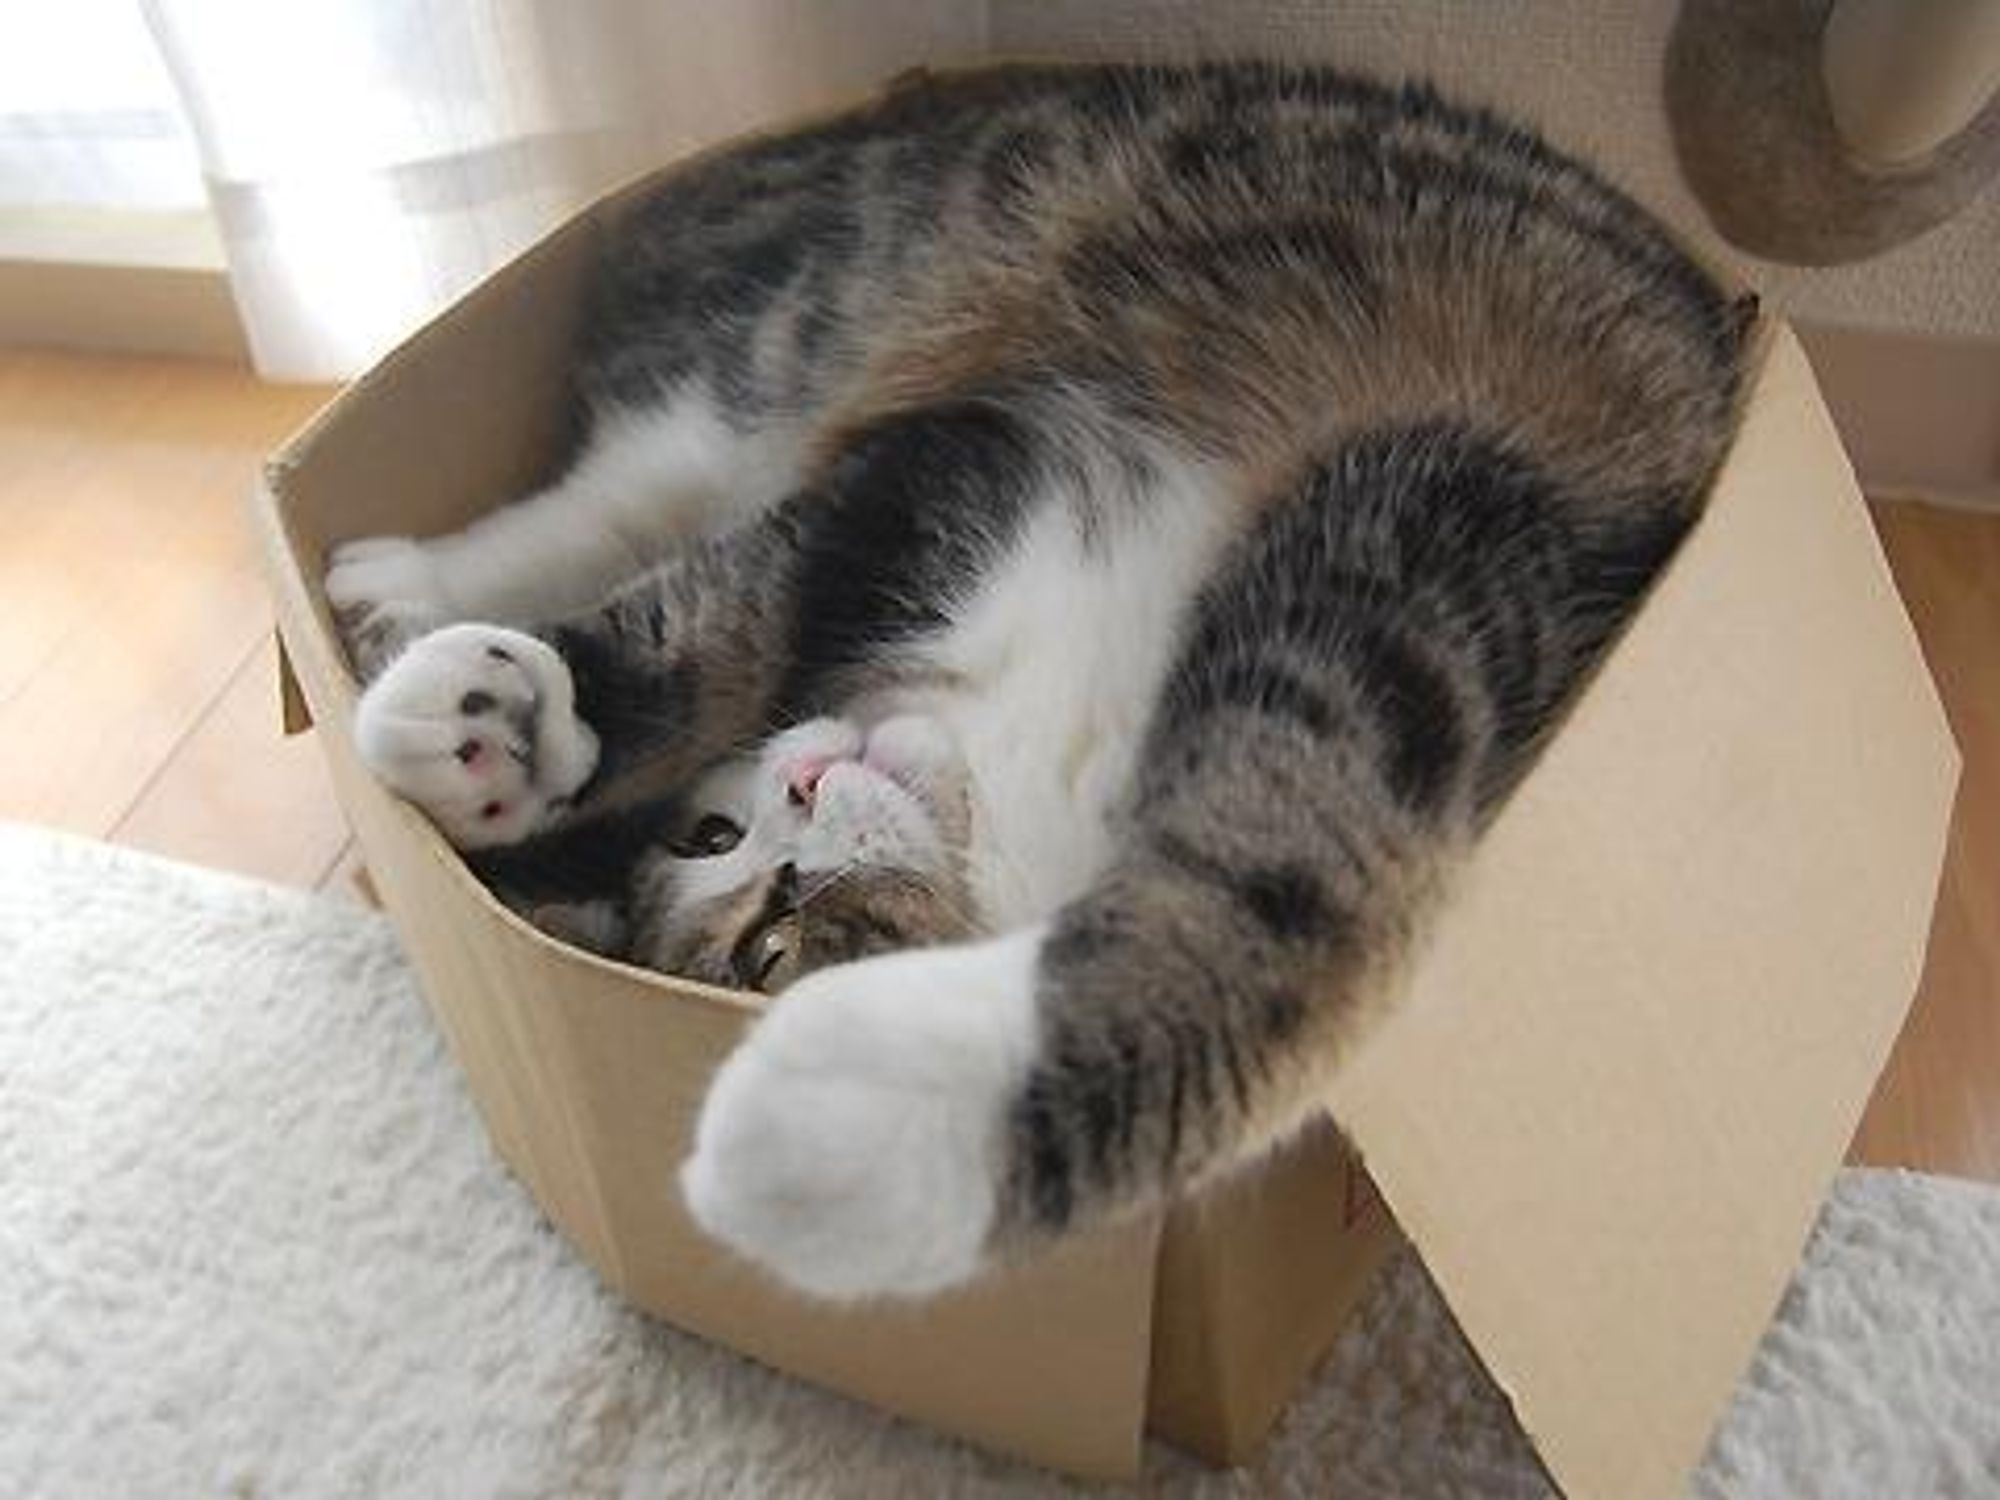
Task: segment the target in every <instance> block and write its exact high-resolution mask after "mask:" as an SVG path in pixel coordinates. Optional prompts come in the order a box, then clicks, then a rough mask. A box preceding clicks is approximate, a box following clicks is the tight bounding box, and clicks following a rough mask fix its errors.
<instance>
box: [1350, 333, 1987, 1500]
mask: <svg viewBox="0 0 2000 1500" xmlns="http://www.w3.org/2000/svg"><path fill="white" fill-rule="evenodd" d="M1956 767H1957V757H1956V752H1955V750H1954V748H1953V746H1952V742H1951V739H1950V736H1949V733H1948V731H1947V729H1946V727H1945V723H1944V718H1943V715H1942V713H1941V712H1940V710H1939V707H1938V703H1937V700H1936V697H1935V694H1934V693H1933V691H1932V688H1931V684H1930V680H1929V678H1928V677H1927V676H1926V674H1925V671H1924V667H1923V663H1922V659H1921V657H1920V656H1919V654H1918V650H1917V646H1916V642H1915V638H1914V636H1913V635H1912V633H1911V631H1910V628H1909V625H1908V621H1907V619H1906V618H1905V616H1904V614H1903V612H1902V607H1901V604H1900V601H1899V600H1898V598H1897V596H1896V594H1895V592H1894V589H1893V587H1892V585H1891V582H1890V579H1889V577H1888V574H1887V571H1886V569H1885V567H1884V564H1883V562H1882V558H1881V554H1880V550H1879V548H1878V547H1877V544H1876V541H1875V536H1874V532H1873V529H1872V527H1871V526H1870V523H1869V519H1868V515H1867V512H1866V509H1865V507H1864V505H1863V503H1862V501H1861V498H1860V496H1859V494H1858V493H1857V491H1856V489H1855V486H1854V481H1853V477H1852V475H1851V473H1850V471H1849V469H1848V466H1847V463H1846V460H1845V459H1844V458H1843V456H1842V454H1841V451H1840V448H1839V445H1838V442H1837V440H1836V438H1835V435H1834V432H1833V429H1832V426H1831V424H1830V422H1829V420H1828V418H1827V415H1826V412H1825V409H1824V407H1823V405H1822V404H1821V402H1820V399H1819V396H1818V393H1817V390H1816V389H1815V386H1814V384H1813V379H1812V375H1811V371H1810V370H1809V368H1808V367H1807V364H1806V362H1805V359H1804V357H1803V355H1802V354H1801V353H1800V351H1799V348H1798V345H1797V343H1796V342H1795V341H1794V340H1793V338H1792V337H1791V335H1790V334H1789V332H1787V331H1784V330H1780V331H1779V332H1778V333H1777V334H1776V335H1775V336H1774V338H1773V340H1772V341H1771V345H1770V348H1769V351H1768V355H1767V358H1766V361H1765V363H1764V367H1763V369H1762V371H1761V373H1760V375H1759V377H1758V378H1757V380H1756V382H1755V386H1754V390H1753V392H1752V395H1751V399H1750V403H1749V408H1748V412H1747V416H1746V420H1745V426H1744V429H1743V432H1742V434H1741V436H1740V438H1739V439H1738V442H1737V444H1736V448H1735V451H1734V452H1733V454H1732V456H1731V458H1730V461H1729V464H1728V465H1727V467H1726V469H1725V471H1724V474H1723V477H1722V479H1721V480H1720V482H1719V484H1718V486H1717V489H1716V492H1715V495H1714V497H1713V500H1712V502H1711V508H1710V510H1709V513H1708V515H1707V517H1706V518H1705V520H1704V521H1703V523H1702V525H1701V526H1700V527H1699V528H1698V529H1697V531H1696V533H1695V534H1694V535H1693V536H1692V537H1690V539H1689V540H1688V542H1687V544H1686V545H1685V546H1684V547H1683V549H1682V551H1681V553H1680V555H1679V556H1678V557H1677V558H1676V560H1675V562H1674V564H1673V566H1672V567H1671V568H1670V569H1669V570H1668V573H1667V575H1666V576H1665V577H1664V578H1663V579H1662V580H1661V582H1660V584H1659V586H1658V588H1657V589H1656V590H1655V592H1654V595H1653V597H1652V599H1651V600H1650V601H1649V603H1648V605H1647V607H1646V608H1645V610H1644V611H1642V613H1641V615H1640V617H1639V618H1638V620H1637V621H1636V622H1635V623H1634V625H1633V627H1632V629H1631V630H1630V631H1629V632H1628V634H1627V635H1626V637H1625V638H1624V640H1623V642H1622V643H1621V645H1620V646H1619V648H1618V650H1617V651H1616V652H1615V653H1614V655H1613V657H1612V659H1611V660H1610V661H1609V662H1608V663H1607V664H1606V666H1605V668H1604V670H1603V671H1602V673H1601V674H1600V675H1599V677H1598V678H1597V680H1596V681H1595V682H1594V683H1593V684H1592V686H1591V688H1590V690H1589V691H1588V692H1587V694H1586V695H1585V697H1584V699H1583V700H1582V702H1581V703H1580V704H1579V705H1578V707H1577V710H1576V712H1575V714H1574V715H1573V716H1572V718H1571V719H1570V721H1569V723H1568V725H1567V726H1566V727H1565V729H1564V730H1563V732H1562V733H1561V734H1560V735H1559V736H1557V737H1556V738H1555V740H1554V741H1553V743H1552V744H1551V745H1550V747H1549V749H1548V751H1547V753H1546V755H1545V757H1544V759H1543V761H1542V763H1541V765H1540V766H1539V767H1538V768H1537V770H1536V771H1535V773H1534V774H1533V775H1532V776H1531V777H1530V778H1529V779H1528V780H1527V782H1526V783H1525V784H1524V785H1523V787H1522V788H1521V790H1520V792H1519V793H1518V795H1517V796H1516V797H1515V798H1514V799H1513V801H1512V802H1511V803H1510V804H1509V806H1508V807H1507V809H1506V810H1505V811H1504V812H1503V813H1502V815H1501V817H1500V818H1499V819H1498V820H1497V821H1496V823H1495V824H1494V826H1493V827H1492V829H1491V830H1490V831H1489V834H1488V836H1487V838H1486V839H1485V840H1484V842H1483V843H1482V845H1481V846H1480V849H1479V851H1478V853H1477V855H1476V857H1475V859H1474V862H1473V865H1472V868H1471V870H1470V871H1469V872H1468V876H1467V879H1466V880H1465V882H1464V884H1463V885H1462V887H1461V888H1460V891H1459V893H1458V897H1457V899H1456V900H1455V901H1454V902H1453V903H1452V904H1451V906H1450V908H1449V909H1448V910H1447V911H1446V912H1445V913H1444V914H1443V915H1442V917H1441V918H1440V921H1439V924H1438V927H1437V929H1436V932H1435V937H1434V941H1433V943H1432V944H1431V946H1430V947H1429V948H1428V949H1427V951H1426V952H1425V954H1424V955H1423V956H1422V957H1421V958H1420V959H1419V960H1418V962H1417V963H1416V965H1415V967H1414V970H1413V976H1412V985H1411V990H1410V993H1409V995H1408V996H1407V998H1406V999H1405V1000H1404V1001H1402V1002H1400V1003H1399V1004H1398V1005H1397V1007H1395V1008H1394V1009H1393V1010H1392V1011H1391V1012H1390V1014H1389V1015H1388V1017H1387V1018H1386V1019H1385V1020H1384V1022H1383V1024H1382V1025H1381V1027H1380V1029H1379V1030H1378V1031H1377V1032H1376V1033H1375V1034H1373V1035H1372V1036H1371V1037H1370V1038H1369V1039H1368V1040H1367V1042H1366V1043H1364V1045H1363V1046H1361V1047H1360V1048H1359V1049H1358V1050H1357V1052H1356V1054H1355V1055H1354V1057H1353V1058H1352V1059H1351V1060H1350V1061H1349V1064H1348V1065H1347V1066H1345V1067H1344V1068H1343V1069H1342V1071H1341V1073H1340V1074H1339V1076H1338V1077H1337V1078H1336V1080H1335V1082H1334V1084H1333V1087H1332V1089H1331V1091H1330V1093H1329V1102H1330V1103H1331V1105H1332V1107H1333V1110H1334V1113H1335V1116H1336V1117H1337V1118H1338V1119H1340V1120H1341V1121H1342V1122H1343V1124H1344V1125H1345V1127H1346V1128H1347V1130H1348V1131H1349V1132H1350V1134H1351V1136H1352V1138H1353V1139H1354V1141H1355V1142H1356V1143H1357V1145H1358V1147H1359V1149H1360V1150H1361V1152H1362V1154H1363V1156H1364V1157H1365V1159H1366V1161H1367V1164H1368V1168H1369V1171H1370V1173H1371V1174H1372V1175H1373V1177H1374V1179H1375V1181H1376V1182H1377V1183H1378V1184H1379V1185H1380V1187H1381V1189H1382V1191H1383V1193H1384V1195H1385V1196H1386V1197H1387V1198H1388V1200H1389V1202H1390V1204H1391V1206H1392V1207H1393V1209H1394V1211H1395V1213H1396V1216H1397V1218H1398V1220H1399V1221H1400V1222H1401V1224H1402V1226H1403V1228H1404V1230H1405V1232H1406V1233H1407V1234H1408V1235H1409V1237H1410V1239H1411V1240H1412V1241H1413V1242H1414V1243H1415V1244H1416V1246H1417V1247H1418V1249H1419V1250H1420V1251H1421V1252H1422V1254H1423V1256H1424V1258H1425V1260H1426V1262H1427V1264H1428V1265H1429V1267H1430V1269H1431V1271H1432V1273H1433V1274H1434V1275H1435V1276H1436V1278H1437V1280H1438V1282H1439V1284H1440V1286H1441V1287H1442V1289H1443V1290H1444V1292H1445V1295H1446V1297H1447V1300H1448V1301H1449V1302H1450V1304H1451V1306H1452V1308H1453V1310H1454V1312H1455V1313H1456V1315H1457V1317H1458V1318H1459V1320H1460V1322H1461V1324H1462V1326H1463V1327H1464V1329H1465V1331H1466V1333H1467V1334H1468V1335H1469V1337H1470V1338H1471V1340H1472V1342H1473V1344H1474V1345H1475V1346H1476V1347H1477V1349H1478V1350H1479V1352H1480V1354H1481V1356H1482V1358H1483V1359H1484V1360H1485V1361H1486V1363H1487V1365H1488V1368H1489V1369H1490V1370H1491V1371H1492V1373H1493V1374H1494V1376H1495V1377H1496V1379H1497V1380H1498V1381H1499V1383H1500V1384H1501V1386H1502V1387H1503V1388H1504V1389H1505V1390H1506V1391H1507V1392H1508V1394H1509V1396H1510V1397H1511V1399H1512V1400H1513V1402H1514V1406H1515V1410H1516V1412H1517V1414H1518V1415H1519V1417H1520V1419H1521V1422H1522V1424H1523V1426H1524V1427H1525V1428H1526V1430H1527V1432H1528V1434H1529V1435H1530V1437H1531V1438H1532V1439H1533V1440H1534V1441H1535V1443H1536V1444H1537V1447H1538V1450H1539V1451H1540V1453H1541V1455H1542V1457H1543V1459H1544V1461H1545V1462H1546V1463H1547V1464H1548V1466H1549V1469H1550V1471H1551V1472H1552V1474H1553V1475H1554V1476H1555V1477H1556V1479H1557V1480H1558V1482H1560V1483H1561V1484H1562V1485H1563V1486H1564V1487H1565V1488H1566V1489H1567V1490H1569V1491H1570V1492H1571V1493H1574V1494H1579V1495H1607V1496H1617V1497H1620V1500H1624V1497H1632V1496H1644V1495H1656V1494H1657V1495H1665V1494H1672V1493H1679V1491H1680V1487H1681V1484H1682V1483H1683V1480H1684V1476H1685V1475H1686V1473H1687V1471H1688V1470H1689V1469H1690V1468H1691V1467H1692V1466H1693V1464H1694V1463H1695V1462H1696V1461H1697V1460H1698V1458H1699V1457H1700V1454H1701V1451H1702V1449H1703V1446H1704V1444H1705V1442H1706V1440H1707V1437H1708V1434H1709V1431H1710V1428H1711V1425H1712V1423H1713V1422H1714V1420H1715V1418H1716V1417H1717V1416H1718V1415H1719V1413H1720V1411H1721V1408H1722V1405H1723V1403H1724V1401H1725V1400H1726V1398H1727V1396H1728V1394H1729V1392H1730V1391H1731V1389H1732V1388H1733V1386H1734V1384H1735V1382H1736V1380H1737V1379H1738V1378H1739V1376H1740V1374H1741V1372H1742V1370H1743V1368H1744V1366H1745V1364H1746V1362H1747V1360H1748V1358H1749V1355H1750V1353H1751V1351H1752V1350H1753V1348H1754V1346H1755V1343H1756V1340H1757V1339H1758V1337H1759V1336H1760V1334H1761V1332H1762V1330H1763V1328H1764V1326H1765V1324H1766V1322H1767V1320H1768V1318H1769V1316H1770V1314H1771V1313H1772V1311H1773V1310H1774V1308H1775V1306H1776V1303H1777V1299H1778V1298H1779V1296H1780V1295H1781V1293H1782V1291H1783V1288H1784V1286H1785V1283H1786V1280H1787V1278H1788V1277H1789V1275H1790V1273H1791V1271H1792V1269H1793V1267H1794V1264H1795V1262H1796V1259H1797V1256H1798V1253H1799V1250H1800V1248H1801V1245H1802V1244H1803V1241H1804V1237H1805V1235H1806V1233H1807V1231H1808V1230H1809V1228H1810V1226H1811V1223H1812V1220H1813V1217H1814V1214H1815V1212H1816V1210H1817V1208H1818V1206H1819V1204H1820V1201H1821V1198H1822V1195H1823V1193H1824V1191H1825V1188H1826V1185H1827V1183H1828V1181H1829V1179H1830V1178H1831V1175H1832V1173H1833V1172H1834V1170H1835V1168H1836V1167H1837V1165H1838V1163H1839V1161H1840V1159H1841V1154H1842V1151H1843V1149H1844V1148H1845V1146H1846V1143H1847V1141H1848V1139H1849V1138H1850V1136H1851V1135H1852V1133H1853V1131H1854V1127H1855V1123H1856V1121H1857V1119H1858V1118H1859V1116H1860V1113H1861V1110H1862V1108H1863V1106H1864V1104H1865V1103H1866V1100H1867V1097H1868V1091H1869V1087H1870V1085H1871V1083H1872V1082H1873V1080H1874V1078H1875V1076H1876V1073H1877V1071H1878V1070H1879V1068H1880V1066H1881V1064H1882V1061H1883V1058H1884V1056H1885V1055H1886V1053H1887V1050H1888V1047H1889V1044H1890V1042H1891V1040H1892V1039H1893V1038H1894V1036H1895V1033H1896V1030H1897V1028H1898V1025H1899V1023H1900V1022H1901V1020H1902V1017H1903V1014H1904V1012H1905V1009H1906V1008H1907V1006H1908V1003H1909V1000H1910V996H1911V994H1912V992H1913V990H1914V987H1915V984H1916V980H1917V976H1918V970H1919V967H1920V963H1921V960H1922V956H1923V947H1924V938H1925V933H1926V930H1927V927H1928V922H1929V917H1930V911H1931V905H1932V900H1933V895H1934V891H1935V886H1936V880H1937V875H1938V868H1939V861H1940V856H1941V851H1942V848H1943V841H1944V832H1945V825H1946V821H1947V815H1948V812H1949V805H1950V800H1951V795H1952V788H1953V785H1954V782H1955V777H1956Z"/></svg>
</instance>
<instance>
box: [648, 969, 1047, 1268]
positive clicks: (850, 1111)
mask: <svg viewBox="0 0 2000 1500" xmlns="http://www.w3.org/2000/svg"><path fill="white" fill-rule="evenodd" d="M1039 948H1040V935H1039V932H1025V933H1018V934H1014V935H1012V936H1009V937H1005V938H999V939H995V940H993V941H989V942H984V943H979V944H974V945H971V946H968V947H962V948H933V949H926V950H921V951H915V952H907V953H896V954H890V955H888V956H886V957H882V958H873V959H868V960H866V961H864V962H861V963H853V964H844V965H841V966H839V967H837V968H832V969H824V970H821V971H820V972H819V973H817V974H811V975H808V976H807V977H806V978H804V979H802V980H800V981H799V982H798V983H797V984H795V985H793V986H792V987H791V988H790V989H788V990H786V991H785V993H784V994H783V996H782V997H780V998H779V999H778V1001H777V1002H776V1003H775V1004H774V1005H773V1006H772V1008H771V1011H770V1013H769V1014H768V1015H767V1016H765V1018H764V1019H763V1020H762V1021H760V1022H759V1023H758V1025H757V1026H756V1028H755V1029H754V1030H753V1031H752V1032H751V1034H750V1036H749V1037H748V1038H747V1039H746V1040H745V1041H744V1043H743V1044H742V1045H741V1046H740V1047H739V1048H737V1050H736V1051H735V1053H733V1054H732V1055H731V1056H730V1058H729V1060H728V1061H727V1062H725V1063H724V1064H723V1066H722V1068H721V1069H720V1070H719V1071H718V1072H717V1074H716V1076H715V1081H714V1083H713V1084H712V1085H711V1086H710V1089H709V1093H708V1098H707V1100H706V1102H705V1103H704V1104H703V1106H702V1112H701V1118H700V1121H699V1123H698V1125H697V1127H696V1131H695V1145H694V1151H693V1153H692V1154H691V1155H690V1156H689V1158H688V1160H687V1162H686V1163H685V1164H684V1165H683V1166H682V1168H681V1175H680V1182H681V1192H682V1196H683V1197H684V1199H685V1200H686V1202H687V1205H688V1208H689V1209H690V1211H691V1212H692V1213H693V1214H694V1217H695V1220H696V1222H698V1223H699V1224H700V1225H701V1226H702V1227H703V1228H704V1229H706V1230H707V1231H708V1232H709V1233H710V1234H712V1235H714V1236H715V1237H716V1238H717V1239H719V1240H721V1241H722V1242H723V1243H724V1244H727V1245H729V1246H730V1247H731V1248H733V1249H734V1250H736V1251H737V1252H738V1253H739V1254H741V1255H743V1256H744V1257H746V1258H747V1259H749V1260H751V1261H754V1262H756V1263H757V1264H758V1265H761V1266H763V1267H764V1268H765V1269H766V1270H769V1271H771V1272H773V1273H775V1274H776V1275H777V1276H778V1277H780V1278H781V1279H782V1280H784V1281H786V1282H788V1283H790V1284H791V1285H792V1286H793V1287H796V1288H797V1289H799V1290H800V1291H803V1292H807V1293H810V1294H812V1295H814V1296H818V1297H825V1298H837V1299H850V1298H861V1297H873V1296H921V1295H924V1294H927V1293H930V1292H935V1291H940V1290H942V1289H944V1288H946V1287H949V1286H954V1285H956V1284H958V1283H960V1282H963V1281H966V1280H968V1279H970V1278H971V1277H973V1276H975V1275H976V1274H978V1273H979V1271H980V1270H982V1269H983V1268H984V1267H985V1265H986V1264H987V1262H988V1260H989V1259H990V1255H991V1248H992V1236H993V1230H994V1219H995V1214H996V1212H997V1209H998V1206H999V1202H1000V1188H1001V1183H1002V1177H1003V1174H1004V1172H1005V1145H1006V1134H1007V1125H1008V1119H1009V1114H1010V1111H1011V1110H1012V1108H1013V1105H1014V1101H1015V1100H1016V1098H1017V1097H1018V1095H1019V1092H1020V1089H1021V1087H1022V1083H1023V1080H1024V1079H1025V1078H1026V1076H1027V1072H1028V1068H1029V1065H1030V1063H1031V1061H1032V1058H1033V1053H1034V1045H1035V1003H1034V970H1035V955H1036V953H1037V952H1038V951H1039Z"/></svg>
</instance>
